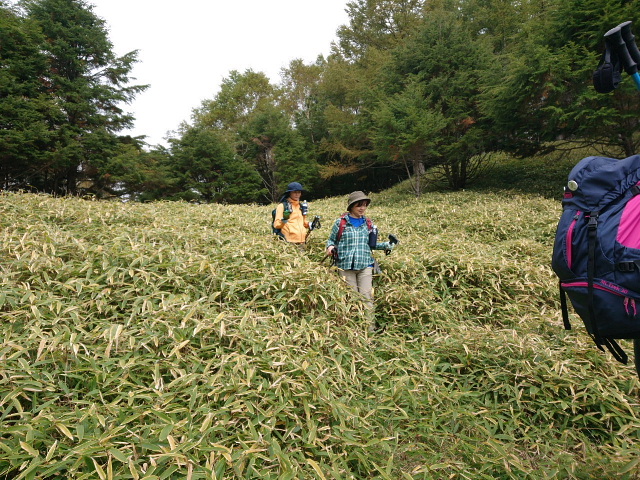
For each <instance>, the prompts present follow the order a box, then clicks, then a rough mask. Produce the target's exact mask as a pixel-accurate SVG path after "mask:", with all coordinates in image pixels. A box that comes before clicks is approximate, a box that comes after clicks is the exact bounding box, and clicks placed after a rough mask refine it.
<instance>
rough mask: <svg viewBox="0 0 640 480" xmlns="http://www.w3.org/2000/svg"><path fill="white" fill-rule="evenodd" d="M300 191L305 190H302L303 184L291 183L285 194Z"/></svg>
mask: <svg viewBox="0 0 640 480" xmlns="http://www.w3.org/2000/svg"><path fill="white" fill-rule="evenodd" d="M298 190H300V191H303V190H304V188H302V184H301V183H298V182H291V183H290V184H289V185H287V191H286V192H284V193H289V192H296V191H298Z"/></svg>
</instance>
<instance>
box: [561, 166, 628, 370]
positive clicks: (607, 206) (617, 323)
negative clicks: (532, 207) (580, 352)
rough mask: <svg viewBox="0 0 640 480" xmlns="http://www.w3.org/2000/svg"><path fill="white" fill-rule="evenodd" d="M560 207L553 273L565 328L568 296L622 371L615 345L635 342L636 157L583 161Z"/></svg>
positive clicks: (620, 354) (622, 354)
mask: <svg viewBox="0 0 640 480" xmlns="http://www.w3.org/2000/svg"><path fill="white" fill-rule="evenodd" d="M562 206H563V212H562V216H561V217H560V222H559V224H558V229H557V232H556V238H555V244H554V247H553V258H552V267H553V270H554V272H555V273H556V275H557V276H558V278H559V279H560V303H561V307H562V317H563V320H564V326H565V328H566V329H570V328H571V325H570V323H569V314H568V310H567V300H566V297H569V300H570V301H571V304H572V305H573V308H574V309H575V311H576V313H577V314H578V315H579V316H580V318H581V319H582V321H583V322H584V324H585V327H586V328H587V332H588V333H589V335H590V336H591V337H592V338H593V340H594V342H595V344H596V345H597V346H598V348H599V349H600V350H604V349H603V347H606V348H607V349H608V350H609V351H610V352H611V354H612V355H613V356H614V357H615V358H616V359H617V360H618V361H620V362H622V363H625V364H626V363H627V360H628V357H627V355H626V354H625V352H624V350H623V349H622V348H621V347H620V346H619V345H618V343H617V342H616V341H615V340H616V339H638V338H640V155H634V156H631V157H629V158H625V159H624V160H617V159H613V158H605V157H587V158H584V159H582V160H581V161H580V162H579V163H578V164H577V165H576V166H575V167H574V168H573V170H571V173H570V174H569V179H568V182H567V185H566V186H565V193H564V199H563V201H562ZM634 343H636V342H635V340H634ZM636 345H640V342H638V343H636ZM636 353H637V350H636ZM636 360H637V358H636ZM637 364H638V362H637V361H636V366H637Z"/></svg>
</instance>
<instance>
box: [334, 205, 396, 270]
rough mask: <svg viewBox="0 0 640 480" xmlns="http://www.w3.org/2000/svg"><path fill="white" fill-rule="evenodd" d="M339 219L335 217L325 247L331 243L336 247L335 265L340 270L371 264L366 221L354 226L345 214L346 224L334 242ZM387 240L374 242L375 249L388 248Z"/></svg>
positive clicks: (359, 267) (360, 267)
mask: <svg viewBox="0 0 640 480" xmlns="http://www.w3.org/2000/svg"><path fill="white" fill-rule="evenodd" d="M339 228H340V219H337V220H336V221H335V223H334V224H333V228H332V229H331V234H330V235H329V239H328V240H327V248H329V247H331V246H332V245H337V247H338V261H337V262H336V266H337V267H338V268H340V269H342V270H362V269H363V268H367V267H370V266H371V265H373V255H371V249H370V248H369V228H368V227H367V222H366V221H365V222H363V223H362V225H360V226H359V227H357V228H356V227H354V226H353V224H352V223H351V222H350V220H349V216H347V224H346V225H345V226H344V231H343V232H342V237H340V241H339V242H338V243H336V238H337V236H338V229H339ZM389 247H390V245H389V242H382V243H378V244H376V248H375V249H376V250H384V249H386V248H389Z"/></svg>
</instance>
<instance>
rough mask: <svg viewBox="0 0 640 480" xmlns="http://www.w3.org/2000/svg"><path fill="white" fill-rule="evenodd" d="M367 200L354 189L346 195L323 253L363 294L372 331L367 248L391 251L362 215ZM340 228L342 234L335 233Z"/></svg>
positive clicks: (370, 260)
mask: <svg viewBox="0 0 640 480" xmlns="http://www.w3.org/2000/svg"><path fill="white" fill-rule="evenodd" d="M370 203H371V199H370V198H369V197H367V196H366V195H365V194H364V192H360V191H357V192H352V193H351V194H350V195H349V199H348V201H347V213H345V214H344V215H342V216H341V217H340V218H338V219H337V220H336V221H335V223H334V224H333V228H332V229H331V234H330V235H329V239H328V240H327V252H326V253H327V255H332V256H334V258H335V259H336V260H335V265H336V266H337V267H338V268H339V269H340V270H339V273H340V276H341V277H342V278H344V280H345V281H346V282H347V283H348V284H349V285H351V286H352V287H353V289H354V290H355V291H356V292H359V293H361V294H362V295H363V296H364V298H365V306H366V308H367V311H368V317H369V318H370V319H371V325H370V327H369V330H370V331H375V330H376V329H377V328H378V325H377V324H376V322H375V317H374V315H375V314H374V310H373V295H372V293H371V292H372V285H373V263H374V258H373V255H372V254H371V250H393V247H394V245H393V244H392V243H390V242H382V243H378V242H377V229H376V228H375V226H374V225H373V223H372V222H371V220H370V219H367V217H365V212H366V210H367V207H368V206H369V204H370ZM341 224H342V229H341ZM340 230H342V233H339V232H340ZM370 237H371V238H370ZM370 242H371V243H370ZM336 255H337V256H336Z"/></svg>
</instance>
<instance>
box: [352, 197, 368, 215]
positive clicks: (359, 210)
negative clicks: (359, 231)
mask: <svg viewBox="0 0 640 480" xmlns="http://www.w3.org/2000/svg"><path fill="white" fill-rule="evenodd" d="M368 206H369V202H367V201H366V200H362V201H360V202H357V203H354V204H353V205H351V215H353V216H354V217H356V218H360V217H364V212H366V210H367V207H368Z"/></svg>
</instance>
